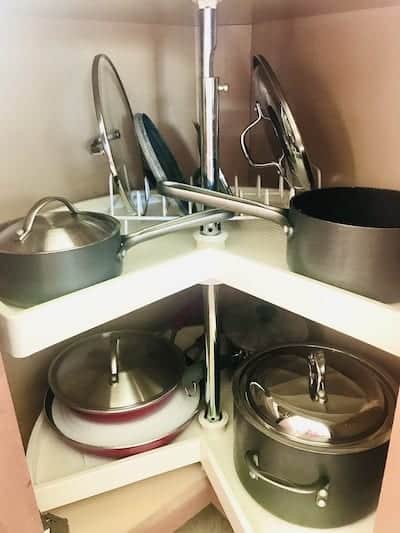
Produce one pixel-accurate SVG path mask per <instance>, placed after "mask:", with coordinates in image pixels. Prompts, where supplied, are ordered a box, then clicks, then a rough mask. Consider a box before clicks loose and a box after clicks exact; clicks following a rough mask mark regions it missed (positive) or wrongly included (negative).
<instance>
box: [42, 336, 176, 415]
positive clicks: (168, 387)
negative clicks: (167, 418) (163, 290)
mask: <svg viewBox="0 0 400 533" xmlns="http://www.w3.org/2000/svg"><path fill="white" fill-rule="evenodd" d="M183 370H184V358H183V354H182V353H181V351H180V350H179V349H178V348H177V347H176V346H175V345H174V344H172V343H170V342H168V341H167V340H165V339H163V338H160V337H155V336H154V335H150V334H146V333H139V332H134V331H112V332H107V333H101V334H98V335H93V336H90V337H88V338H86V339H83V340H81V341H78V342H76V343H75V344H73V345H72V346H69V347H68V348H66V349H65V350H64V351H63V352H61V353H60V354H59V355H58V356H57V357H56V359H55V360H54V361H53V362H52V364H51V366H50V368H49V374H48V378H49V385H50V387H51V389H52V391H53V392H54V394H55V396H56V397H57V398H59V399H60V400H61V401H62V402H64V403H65V404H66V405H67V406H69V407H71V408H73V409H77V410H79V411H84V412H87V413H99V412H112V413H115V412H123V411H127V410H132V409H135V408H139V407H143V406H148V405H150V404H151V403H152V402H154V401H156V400H158V399H160V398H162V397H163V396H164V395H166V394H168V393H169V392H171V391H172V390H174V389H175V388H176V386H177V385H178V383H179V382H180V380H181V378H182V375H183Z"/></svg>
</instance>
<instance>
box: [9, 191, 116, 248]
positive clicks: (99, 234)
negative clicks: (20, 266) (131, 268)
mask: <svg viewBox="0 0 400 533" xmlns="http://www.w3.org/2000/svg"><path fill="white" fill-rule="evenodd" d="M53 201H60V202H62V203H64V204H65V205H66V207H67V208H68V210H67V211H64V210H63V211H52V212H49V213H41V214H39V212H40V211H41V210H42V209H43V208H44V207H46V206H47V205H48V204H49V203H51V202H53ZM118 230H119V223H118V222H117V221H116V220H114V219H113V218H111V217H109V216H107V215H102V214H100V213H90V212H79V211H77V210H76V209H75V208H74V207H73V205H72V204H71V203H70V202H68V200H65V199H64V198H59V197H49V198H43V199H42V200H40V201H39V202H37V203H36V204H35V205H34V206H33V207H32V209H31V210H30V211H29V213H28V215H27V216H26V217H25V218H23V219H19V220H16V221H13V222H9V223H7V224H5V225H3V227H2V228H0V250H1V251H2V252H6V253H7V252H8V253H14V254H39V253H50V252H59V251H64V250H73V249H75V248H80V247H82V246H87V245H90V244H94V243H97V242H99V241H102V240H104V239H107V238H108V237H110V236H111V235H112V234H113V232H115V231H118Z"/></svg>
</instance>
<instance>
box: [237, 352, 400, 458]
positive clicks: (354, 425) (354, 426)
mask: <svg viewBox="0 0 400 533" xmlns="http://www.w3.org/2000/svg"><path fill="white" fill-rule="evenodd" d="M240 390H241V394H242V395H243V397H242V398H241V399H240V401H241V402H245V409H246V410H247V411H248V413H249V416H250V417H251V418H254V419H256V420H257V421H258V422H259V423H260V424H261V425H263V426H264V427H265V429H266V430H268V431H270V432H272V433H275V434H280V435H281V436H282V437H284V438H286V439H287V440H288V441H290V442H293V445H296V444H297V443H299V444H301V443H302V444H310V445H311V444H312V445H313V446H315V447H322V448H324V449H326V448H327V447H328V448H329V447H333V448H334V447H335V446H338V447H339V448H340V447H342V446H347V447H352V446H354V447H355V449H357V446H358V445H360V446H361V447H364V446H366V445H368V443H372V442H373V441H374V440H376V439H377V438H385V437H386V438H387V437H388V431H389V429H390V425H391V420H392V416H393V410H394V398H395V393H394V391H395V385H394V384H393V383H392V381H391V379H390V378H388V377H387V376H386V375H385V374H382V373H381V371H377V370H376V369H375V368H374V367H373V366H372V365H370V364H369V363H366V362H365V361H363V360H361V359H360V358H357V357H356V356H353V355H351V354H347V353H345V352H342V351H340V350H336V349H333V348H328V347H321V346H317V345H292V346H283V347H280V348H275V349H272V350H270V351H268V352H266V353H264V354H260V355H258V356H256V357H255V358H253V359H252V360H251V361H250V362H249V363H248V364H247V366H246V367H245V369H243V370H242V375H241V378H240Z"/></svg>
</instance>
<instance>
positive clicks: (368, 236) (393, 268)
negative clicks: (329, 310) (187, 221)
mask: <svg viewBox="0 0 400 533" xmlns="http://www.w3.org/2000/svg"><path fill="white" fill-rule="evenodd" d="M159 190H160V192H161V193H162V194H164V195H166V196H171V197H173V198H179V199H184V200H189V201H193V202H201V203H204V204H205V205H209V206H213V207H219V208H222V209H229V210H231V211H240V212H241V213H244V214H246V215H251V216H256V217H260V218H264V219H267V220H270V221H272V222H274V223H276V224H279V225H280V226H282V228H284V230H285V233H286V234H287V236H288V246H287V261H288V265H289V267H290V269H291V270H292V271H294V272H297V273H299V274H303V275H305V276H309V277H311V278H315V279H318V280H320V281H324V282H326V283H330V284H332V285H335V286H337V287H341V288H343V289H347V290H350V291H353V292H357V293H359V294H362V295H364V296H368V297H369V298H374V299H376V300H380V301H382V302H386V303H393V302H398V301H400V276H399V275H398V269H399V264H400V191H391V190H386V189H372V188H363V187H354V188H353V187H337V188H331V189H314V190H310V191H306V192H303V193H301V194H299V195H298V196H295V197H294V198H292V200H291V202H290V208H289V209H282V208H277V207H270V206H266V205H265V204H262V203H258V202H253V201H251V200H246V199H242V198H237V197H233V196H229V195H226V194H223V193H218V192H214V191H207V190H204V189H201V188H199V187H193V186H190V185H186V184H181V183H175V182H164V183H162V184H159Z"/></svg>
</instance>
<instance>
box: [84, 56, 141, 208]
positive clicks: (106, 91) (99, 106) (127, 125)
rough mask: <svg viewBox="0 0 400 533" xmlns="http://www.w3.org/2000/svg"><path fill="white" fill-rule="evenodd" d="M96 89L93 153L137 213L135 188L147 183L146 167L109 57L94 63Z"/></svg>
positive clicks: (125, 100)
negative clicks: (104, 161) (133, 197)
mask: <svg viewBox="0 0 400 533" xmlns="http://www.w3.org/2000/svg"><path fill="white" fill-rule="evenodd" d="M92 89H93V99H94V107H95V112H96V119H97V124H98V128H99V136H98V137H97V138H96V139H94V141H93V142H92V144H91V152H92V153H93V154H99V153H100V154H104V155H105V156H106V158H107V162H108V165H109V167H110V173H111V175H112V178H113V183H114V187H115V189H116V191H117V192H118V193H119V195H120V197H121V200H122V203H123V205H124V207H125V209H126V210H127V211H128V212H129V213H132V212H135V211H136V207H135V206H134V203H133V201H132V200H131V185H134V184H136V186H137V185H138V183H140V184H142V183H143V179H144V176H143V174H144V172H143V164H142V160H141V154H140V150H139V146H138V143H137V140H136V135H135V129H134V126H133V113H132V109H131V106H130V103H129V100H128V96H127V93H126V91H125V88H124V86H123V84H122V80H121V78H120V76H119V74H118V71H117V69H116V67H115V65H114V64H113V62H112V61H111V59H110V58H109V57H108V56H107V55H105V54H98V55H96V56H95V58H94V60H93V64H92Z"/></svg>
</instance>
